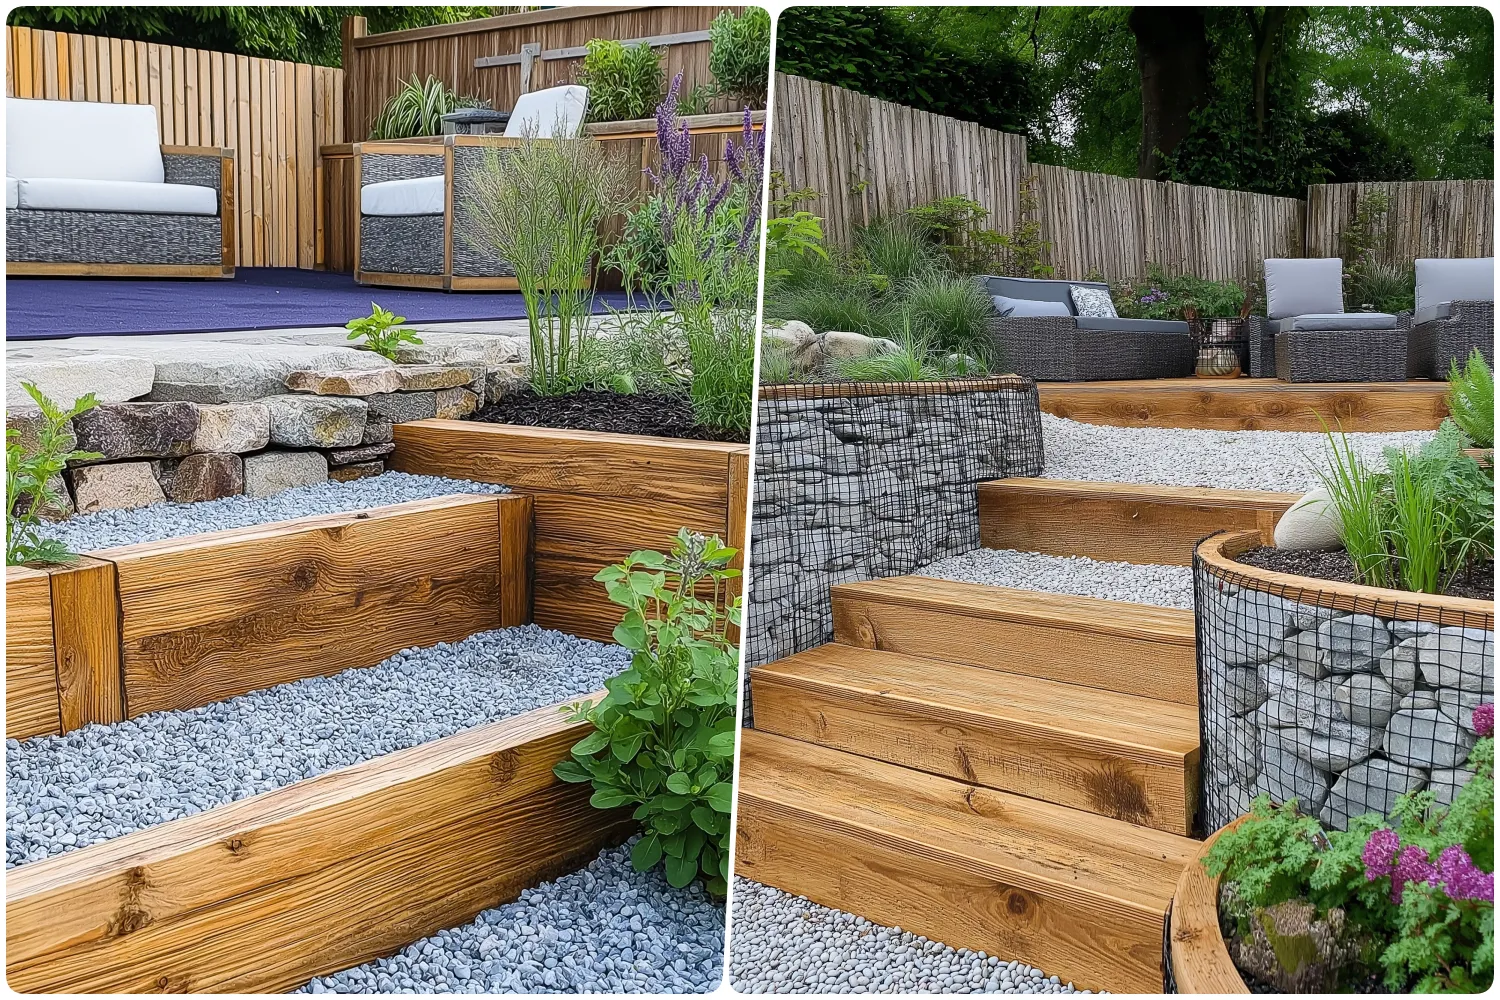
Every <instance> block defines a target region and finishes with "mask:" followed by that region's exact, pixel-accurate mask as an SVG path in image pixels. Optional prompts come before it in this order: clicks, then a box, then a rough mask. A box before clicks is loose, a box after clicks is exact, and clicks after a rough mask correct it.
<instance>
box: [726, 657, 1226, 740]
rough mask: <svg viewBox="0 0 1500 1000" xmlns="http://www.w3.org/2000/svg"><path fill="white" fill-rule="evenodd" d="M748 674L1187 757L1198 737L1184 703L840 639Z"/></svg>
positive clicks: (1195, 722)
mask: <svg viewBox="0 0 1500 1000" xmlns="http://www.w3.org/2000/svg"><path fill="white" fill-rule="evenodd" d="M751 676H752V677H755V678H766V679H770V680H774V681H776V682H777V683H780V684H785V685H789V686H794V687H799V688H803V689H806V690H822V691H832V690H841V691H843V692H847V693H853V694H857V695H858V696H861V697H863V698H865V699H880V698H896V699H900V700H902V701H906V702H912V703H918V704H919V705H922V706H928V707H931V708H934V709H939V708H951V709H955V710H958V711H959V712H962V713H964V714H967V715H971V716H978V717H982V718H988V719H994V720H1006V721H1008V722H1011V723H1012V724H1015V723H1019V724H1022V725H1026V726H1028V727H1035V728H1042V729H1052V730H1057V731H1059V732H1062V733H1068V734H1071V735H1072V736H1074V737H1082V738H1084V739H1087V740H1091V741H1098V742H1107V743H1115V744H1125V745H1128V746H1131V747H1135V748H1139V749H1142V750H1147V751H1156V752H1158V753H1159V754H1162V755H1166V756H1176V757H1185V756H1186V755H1188V754H1191V753H1192V752H1193V751H1195V750H1196V749H1197V748H1198V742H1199V730H1198V713H1197V711H1196V710H1195V709H1194V708H1192V707H1191V706H1188V705H1181V704H1176V703H1174V702H1169V701H1160V700H1157V699H1154V698H1142V697H1139V696H1136V695H1129V694H1120V693H1117V692H1114V691H1105V690H1102V689H1100V688H1093V687H1085V686H1082V685H1079V684H1068V683H1065V682H1063V681H1055V680H1048V679H1046V678H1042V677H1032V676H1028V675H1025V674H1015V673H1008V672H1005V671H1000V670H990V669H986V668H983V667H971V666H965V665H963V664H957V663H939V662H936V661H934V660H931V659H927V658H924V657H918V656H908V655H905V654H902V653H894V652H889V651H886V650H872V649H864V648H861V647H858V646H846V645H842V644H840V643H831V644H829V645H826V646H819V647H818V648H816V649H811V650H808V651H806V652H803V653H798V654H796V655H794V656H789V657H786V658H785V659H781V660H777V661H776V662H774V663H770V664H767V665H766V666H762V667H756V668H755V669H754V670H752V671H751Z"/></svg>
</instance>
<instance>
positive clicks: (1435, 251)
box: [1307, 181, 1495, 264]
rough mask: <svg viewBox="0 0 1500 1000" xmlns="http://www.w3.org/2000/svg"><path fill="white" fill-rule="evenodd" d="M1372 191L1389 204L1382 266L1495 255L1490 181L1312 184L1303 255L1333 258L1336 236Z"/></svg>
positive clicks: (1491, 185) (1337, 240)
mask: <svg viewBox="0 0 1500 1000" xmlns="http://www.w3.org/2000/svg"><path fill="white" fill-rule="evenodd" d="M1376 192H1378V193H1380V194H1384V195H1385V196H1386V198H1387V199H1388V200H1389V202H1390V209H1389V211H1388V212H1387V214H1386V218H1385V227H1384V233H1385V243H1384V246H1383V247H1382V248H1381V256H1382V258H1383V259H1384V260H1385V261H1386V263H1396V264H1404V263H1409V262H1410V261H1412V260H1414V259H1416V258H1417V257H1493V256H1494V254H1495V182H1494V181H1406V182H1400V183H1361V184H1314V185H1313V186H1312V187H1310V188H1308V189H1307V253H1308V256H1310V257H1334V256H1337V255H1338V253H1339V234H1340V233H1341V232H1343V231H1344V229H1345V227H1346V226H1347V225H1348V224H1349V222H1350V221H1352V220H1353V219H1354V216H1355V213H1356V212H1357V211H1358V208H1359V203H1360V201H1361V200H1362V199H1364V198H1365V196H1367V195H1369V194H1373V193H1376Z"/></svg>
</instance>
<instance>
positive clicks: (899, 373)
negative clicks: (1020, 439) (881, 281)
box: [829, 309, 986, 382]
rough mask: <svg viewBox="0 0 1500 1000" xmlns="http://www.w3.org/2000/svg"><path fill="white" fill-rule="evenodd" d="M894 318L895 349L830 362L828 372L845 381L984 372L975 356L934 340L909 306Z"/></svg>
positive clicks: (912, 379)
mask: <svg viewBox="0 0 1500 1000" xmlns="http://www.w3.org/2000/svg"><path fill="white" fill-rule="evenodd" d="M897 322H898V325H899V330H897V331H896V336H895V337H894V338H893V339H894V340H895V341H896V344H897V348H896V350H894V351H887V352H886V353H883V354H875V355H871V356H869V357H864V358H845V359H841V360H839V361H837V362H835V363H834V364H833V366H832V372H831V373H829V374H831V375H832V376H833V377H834V378H836V379H839V380H841V381H845V382H931V381H935V380H937V379H945V378H957V377H965V376H971V375H983V374H985V372H986V368H985V366H984V364H983V362H981V361H979V360H978V359H977V358H975V357H973V356H971V355H967V354H963V353H960V352H955V351H952V350H949V349H947V348H945V347H944V346H943V345H941V344H938V343H937V342H935V341H934V340H933V338H932V336H931V335H930V333H929V331H928V329H927V328H926V327H925V326H923V325H921V324H919V323H918V322H917V320H916V318H915V317H914V316H913V314H912V313H911V311H910V310H909V309H908V310H906V311H903V312H902V313H901V315H900V318H899V320H898V321H897Z"/></svg>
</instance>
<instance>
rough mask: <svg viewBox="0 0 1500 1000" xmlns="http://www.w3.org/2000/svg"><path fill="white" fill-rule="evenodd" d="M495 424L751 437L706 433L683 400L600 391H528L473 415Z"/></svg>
mask: <svg viewBox="0 0 1500 1000" xmlns="http://www.w3.org/2000/svg"><path fill="white" fill-rule="evenodd" d="M474 419H475V420H485V421H488V422H490V423H492V424H524V425H526V426H527V427H555V428H558V429H560V430H574V431H607V432H609V433H612V434H646V435H650V436H652V437H672V438H693V439H696V440H699V441H742V442H743V441H748V440H749V436H748V435H746V434H736V433H734V432H725V431H720V430H717V429H714V428H711V427H702V426H700V425H699V424H698V423H697V421H696V420H694V418H693V406H692V404H691V403H689V402H688V400H687V399H686V398H684V397H679V396H651V395H646V394H645V393H637V394H634V395H623V394H621V393H616V392H605V391H602V390H597V389H585V390H582V391H580V392H571V393H568V394H567V395H566V396H538V395H537V394H536V393H534V392H532V391H531V390H529V389H522V390H519V391H516V392H508V393H506V394H505V395H504V396H501V397H500V398H499V399H497V400H496V401H495V402H493V403H491V404H490V405H489V406H486V407H485V408H484V409H482V410H480V411H479V412H478V413H476V414H475V415H474Z"/></svg>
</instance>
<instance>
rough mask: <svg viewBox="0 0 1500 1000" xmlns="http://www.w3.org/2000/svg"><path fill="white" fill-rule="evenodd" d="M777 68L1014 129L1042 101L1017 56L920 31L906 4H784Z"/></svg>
mask: <svg viewBox="0 0 1500 1000" xmlns="http://www.w3.org/2000/svg"><path fill="white" fill-rule="evenodd" d="M776 69H777V71H778V72H782V73H795V74H797V75H798V76H805V77H810V78H812V79H814V80H821V81H823V82H824V83H831V84H834V85H835V86H839V87H847V88H848V89H850V90H857V91H859V92H860V93H862V94H868V95H869V96H871V97H876V98H879V99H881V100H884V101H893V102H895V103H897V104H904V105H907V106H909V107H914V108H919V109H921V110H923V111H931V112H933V113H935V114H940V115H948V116H951V117H953V118H960V119H963V120H965V121H972V122H978V123H979V124H981V125H984V126H987V127H989V128H996V129H1004V130H1006V131H1010V132H1024V131H1026V126H1027V124H1028V123H1029V122H1031V121H1032V120H1034V118H1035V117H1036V116H1037V114H1038V113H1039V112H1040V110H1041V108H1042V104H1043V101H1042V96H1041V94H1040V93H1039V92H1038V90H1037V89H1036V88H1035V87H1034V86H1033V85H1032V81H1031V77H1030V74H1029V73H1028V68H1027V67H1026V65H1025V64H1024V63H1023V62H1022V60H1021V59H1019V58H1018V57H1017V56H1015V55H1014V54H1012V53H1011V52H1009V51H1006V50H1004V49H993V50H979V49H975V48H971V47H968V46H966V45H964V44H962V42H961V41H959V40H958V39H957V38H956V37H955V36H954V35H953V34H934V33H932V32H929V31H923V30H920V29H919V28H918V27H917V25H916V24H915V23H914V20H913V16H912V14H911V13H910V12H909V11H908V9H905V8H891V7H789V8H786V9H785V10H783V11H782V12H781V15H780V18H779V19H778V21H777V28H776ZM877 152H878V151H877Z"/></svg>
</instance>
